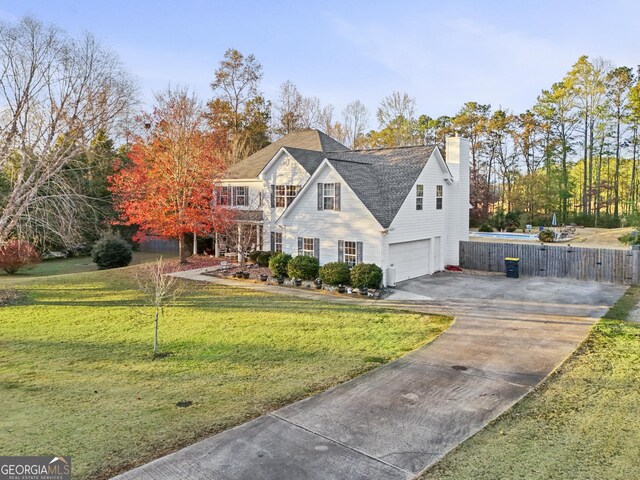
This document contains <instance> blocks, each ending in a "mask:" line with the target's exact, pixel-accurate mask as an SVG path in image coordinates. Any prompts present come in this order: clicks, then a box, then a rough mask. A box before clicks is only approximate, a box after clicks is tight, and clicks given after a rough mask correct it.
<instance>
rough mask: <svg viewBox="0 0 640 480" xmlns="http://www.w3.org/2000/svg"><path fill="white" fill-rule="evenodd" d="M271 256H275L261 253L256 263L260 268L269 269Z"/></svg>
mask: <svg viewBox="0 0 640 480" xmlns="http://www.w3.org/2000/svg"><path fill="white" fill-rule="evenodd" d="M271 255H273V254H272V253H271V252H260V254H259V255H258V257H257V258H256V263H257V264H258V266H259V267H268V266H269V259H270V258H271Z"/></svg>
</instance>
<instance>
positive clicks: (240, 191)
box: [218, 187, 249, 207]
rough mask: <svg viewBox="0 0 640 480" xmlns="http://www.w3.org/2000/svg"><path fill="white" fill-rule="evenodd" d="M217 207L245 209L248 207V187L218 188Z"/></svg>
mask: <svg viewBox="0 0 640 480" xmlns="http://www.w3.org/2000/svg"><path fill="white" fill-rule="evenodd" d="M218 205H228V206H231V207H235V206H239V207H246V206H247V205H249V187H220V188H219V189H218Z"/></svg>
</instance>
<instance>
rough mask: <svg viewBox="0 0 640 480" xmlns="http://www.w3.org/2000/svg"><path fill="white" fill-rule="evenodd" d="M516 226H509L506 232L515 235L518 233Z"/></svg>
mask: <svg viewBox="0 0 640 480" xmlns="http://www.w3.org/2000/svg"><path fill="white" fill-rule="evenodd" d="M516 228H517V227H516V226H515V225H509V226H508V227H507V228H505V230H506V231H507V232H509V233H513V232H515V231H516Z"/></svg>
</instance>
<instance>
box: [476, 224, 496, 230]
mask: <svg viewBox="0 0 640 480" xmlns="http://www.w3.org/2000/svg"><path fill="white" fill-rule="evenodd" d="M478 231H479V232H493V227H491V225H489V224H488V223H483V224H482V225H480V228H478Z"/></svg>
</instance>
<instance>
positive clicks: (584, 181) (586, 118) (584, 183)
mask: <svg viewBox="0 0 640 480" xmlns="http://www.w3.org/2000/svg"><path fill="white" fill-rule="evenodd" d="M588 134H589V111H588V110H587V109H585V111H584V157H583V159H582V160H583V162H584V163H583V165H582V167H583V168H582V170H583V172H582V213H583V214H586V213H587V149H588V143H587V139H588Z"/></svg>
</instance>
